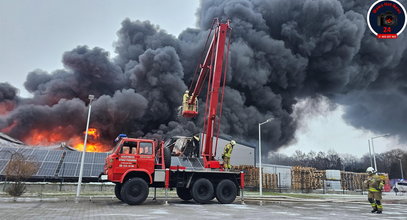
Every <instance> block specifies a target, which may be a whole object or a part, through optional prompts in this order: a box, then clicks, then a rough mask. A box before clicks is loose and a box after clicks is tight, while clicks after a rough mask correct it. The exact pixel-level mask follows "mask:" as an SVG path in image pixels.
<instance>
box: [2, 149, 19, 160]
mask: <svg viewBox="0 0 407 220" xmlns="http://www.w3.org/2000/svg"><path fill="white" fill-rule="evenodd" d="M17 150H18V148H10V147H3V148H2V150H1V151H0V160H2V159H3V160H9V159H10V158H11V155H12V154H13V153H15V152H17Z"/></svg>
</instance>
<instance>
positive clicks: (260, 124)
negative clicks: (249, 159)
mask: <svg viewBox="0 0 407 220" xmlns="http://www.w3.org/2000/svg"><path fill="white" fill-rule="evenodd" d="M273 119H274V118H269V119H267V120H266V121H264V122H262V123H259V193H260V196H263V172H262V165H261V126H262V125H263V124H266V123H268V122H270V121H272V120H273Z"/></svg>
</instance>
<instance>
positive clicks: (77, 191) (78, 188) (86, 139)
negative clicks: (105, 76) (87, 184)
mask: <svg viewBox="0 0 407 220" xmlns="http://www.w3.org/2000/svg"><path fill="white" fill-rule="evenodd" d="M94 98H95V96H94V95H89V100H90V102H89V110H88V120H87V121H86V132H85V140H84V141H83V151H82V158H81V167H80V170H79V178H78V187H77V188H76V198H75V202H76V203H78V202H79V195H80V194H81V184H82V176H83V165H84V163H85V154H86V143H87V142H88V131H89V121H90V112H91V111H92V101H93V99H94Z"/></svg>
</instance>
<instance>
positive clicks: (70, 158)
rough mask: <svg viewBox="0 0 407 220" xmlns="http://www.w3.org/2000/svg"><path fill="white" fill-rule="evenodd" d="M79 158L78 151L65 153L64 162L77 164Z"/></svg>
mask: <svg viewBox="0 0 407 220" xmlns="http://www.w3.org/2000/svg"><path fill="white" fill-rule="evenodd" d="M80 158H81V152H78V151H66V155H65V158H64V162H68V163H78V162H79V161H80Z"/></svg>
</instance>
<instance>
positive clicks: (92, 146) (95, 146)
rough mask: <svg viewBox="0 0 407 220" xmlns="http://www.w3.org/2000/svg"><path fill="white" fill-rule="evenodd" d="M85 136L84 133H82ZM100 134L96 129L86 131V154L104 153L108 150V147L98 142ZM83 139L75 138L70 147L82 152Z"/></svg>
mask: <svg viewBox="0 0 407 220" xmlns="http://www.w3.org/2000/svg"><path fill="white" fill-rule="evenodd" d="M83 133H84V134H86V131H84V132H83ZM99 138H100V134H99V131H98V130H97V129H96V128H89V129H88V141H87V143H86V152H106V151H108V150H109V146H106V145H104V144H102V143H101V142H99ZM83 142H84V141H83V139H82V138H75V140H74V141H73V142H72V146H73V147H74V148H75V149H77V150H78V151H83V146H84V145H83Z"/></svg>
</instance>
